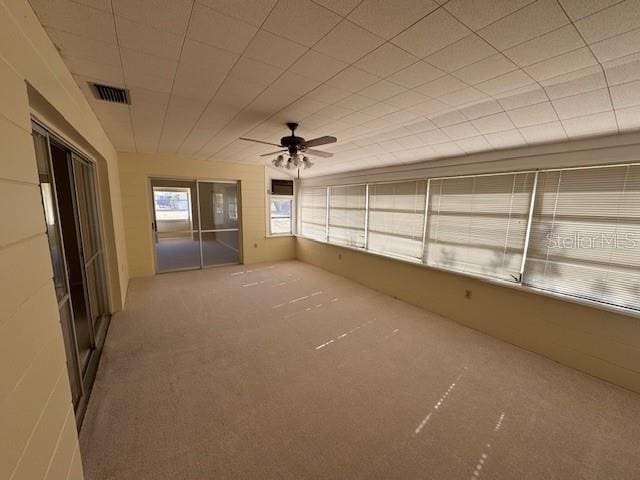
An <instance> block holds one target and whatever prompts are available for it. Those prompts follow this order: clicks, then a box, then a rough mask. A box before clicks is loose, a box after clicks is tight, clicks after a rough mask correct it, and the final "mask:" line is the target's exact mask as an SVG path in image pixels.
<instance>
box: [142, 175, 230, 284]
mask: <svg viewBox="0 0 640 480" xmlns="http://www.w3.org/2000/svg"><path fill="white" fill-rule="evenodd" d="M151 191H152V206H153V224H152V227H153V239H154V250H155V259H156V272H158V273H162V272H171V271H180V270H192V269H198V268H203V267H208V266H216V265H227V264H237V263H239V262H240V220H239V193H238V182H208V181H196V180H167V179H152V180H151Z"/></svg>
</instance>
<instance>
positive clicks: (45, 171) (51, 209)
mask: <svg viewBox="0 0 640 480" xmlns="http://www.w3.org/2000/svg"><path fill="white" fill-rule="evenodd" d="M33 143H34V146H35V150H36V158H37V163H38V174H39V177H40V192H41V194H42V206H43V208H44V217H45V222H46V227H47V238H48V241H49V252H50V253H51V266H52V267H53V283H54V285H55V289H56V297H57V299H58V302H60V300H62V298H64V296H65V295H66V294H67V281H66V275H67V274H66V270H65V266H64V265H65V259H64V251H63V249H62V241H61V237H60V230H59V228H60V227H59V225H60V222H59V221H58V212H57V210H56V197H55V189H54V188H52V184H53V181H52V178H51V170H50V166H49V165H50V164H49V141H48V139H47V138H46V137H45V136H44V135H40V134H39V133H38V132H35V131H34V132H33Z"/></svg>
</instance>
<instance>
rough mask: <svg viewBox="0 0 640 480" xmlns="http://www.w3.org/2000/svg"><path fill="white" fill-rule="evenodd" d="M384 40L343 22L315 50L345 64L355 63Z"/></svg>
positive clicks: (352, 24)
mask: <svg viewBox="0 0 640 480" xmlns="http://www.w3.org/2000/svg"><path fill="white" fill-rule="evenodd" d="M383 42H384V40H383V39H382V38H381V37H378V36H377V35H374V34H372V33H370V32H368V31H366V30H365V29H363V28H362V27H359V26H358V25H356V24H355V23H351V22H349V21H348V20H343V21H342V22H340V23H339V24H338V25H336V27H335V28H334V29H333V30H331V31H330V32H329V33H328V34H327V35H326V36H325V37H324V38H323V39H322V40H320V41H319V42H318V43H317V44H316V45H314V47H313V49H314V50H317V51H318V52H321V53H324V54H325V55H329V56H332V57H334V58H337V59H339V60H342V61H344V62H349V63H353V62H355V61H356V60H358V59H359V58H361V57H363V56H365V55H366V54H367V53H369V52H371V51H372V50H374V49H375V48H377V47H379V46H380V45H382V43H383Z"/></svg>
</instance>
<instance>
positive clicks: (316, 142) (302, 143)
mask: <svg viewBox="0 0 640 480" xmlns="http://www.w3.org/2000/svg"><path fill="white" fill-rule="evenodd" d="M287 127H288V128H289V130H291V135H289V136H287V137H282V138H281V139H280V144H277V143H269V142H263V141H262V140H253V139H252V138H242V137H241V138H240V140H245V141H247V142H256V143H264V144H265V145H273V146H274V147H281V148H282V150H278V151H275V152H269V153H265V154H263V155H260V156H261V157H269V156H271V155H275V154H278V156H277V157H276V158H275V159H273V160H272V161H271V163H273V165H274V166H276V167H283V166H284V167H286V168H287V169H291V168H298V167H300V166H301V165H302V167H303V168H310V167H312V166H313V163H312V162H311V160H309V158H308V157H307V155H315V156H317V157H324V158H329V157H333V153H329V152H323V151H322V150H315V149H313V148H310V147H317V146H320V145H327V144H329V143H335V142H337V141H338V139H337V138H336V137H330V136H324V137H318V138H313V139H311V140H305V139H304V138H302V137H296V128H298V124H297V123H293V122H290V123H287ZM285 152H286V155H288V158H286V162H285V156H284V155H282V154H283V153H285ZM300 154H302V158H301V157H300Z"/></svg>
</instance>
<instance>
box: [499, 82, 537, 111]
mask: <svg viewBox="0 0 640 480" xmlns="http://www.w3.org/2000/svg"><path fill="white" fill-rule="evenodd" d="M496 100H498V102H499V103H500V105H502V107H503V108H504V109H505V110H514V109H516V108H520V107H527V106H529V105H535V104H537V103H542V102H546V101H548V100H549V98H548V97H547V94H546V93H545V91H544V90H543V89H542V88H541V87H540V86H539V85H538V84H532V85H527V86H525V87H521V88H516V89H514V90H510V91H508V92H503V93H501V94H499V95H497V96H496Z"/></svg>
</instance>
